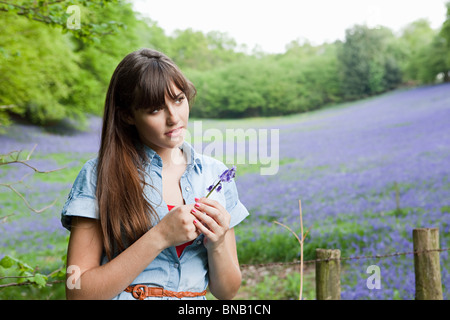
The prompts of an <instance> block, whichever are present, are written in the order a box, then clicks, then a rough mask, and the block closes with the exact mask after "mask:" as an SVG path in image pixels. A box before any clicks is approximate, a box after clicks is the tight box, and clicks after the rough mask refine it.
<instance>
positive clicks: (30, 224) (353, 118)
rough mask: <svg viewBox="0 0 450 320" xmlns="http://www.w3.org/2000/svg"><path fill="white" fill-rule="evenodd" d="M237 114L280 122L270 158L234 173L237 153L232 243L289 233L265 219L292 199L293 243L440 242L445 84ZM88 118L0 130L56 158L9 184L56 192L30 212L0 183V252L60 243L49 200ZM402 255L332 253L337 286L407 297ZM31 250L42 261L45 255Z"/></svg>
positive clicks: (88, 146)
mask: <svg viewBox="0 0 450 320" xmlns="http://www.w3.org/2000/svg"><path fill="white" fill-rule="evenodd" d="M194 107H195V106H194ZM212 123H213V124H214V123H218V124H220V121H218V122H212ZM240 125H241V126H242V127H243V128H251V127H252V126H257V127H258V128H269V129H270V128H275V129H279V130H280V141H279V145H277V146H276V147H278V148H279V155H280V168H279V171H278V173H277V174H275V175H271V176H264V175H261V174H260V173H259V171H258V170H247V171H244V173H243V174H240V172H239V169H240V168H239V165H237V174H236V182H237V186H238V191H239V194H240V198H241V201H242V202H243V203H244V204H245V205H246V206H247V208H248V209H249V211H250V213H251V216H250V217H249V218H248V219H247V221H246V222H245V223H244V224H243V225H242V226H240V227H237V229H238V228H242V230H251V235H252V236H251V237H248V236H247V237H245V236H243V235H242V233H239V230H237V235H238V238H237V241H238V247H242V248H245V247H246V246H247V245H248V244H249V242H255V243H258V241H259V239H261V238H266V239H265V241H266V242H264V243H268V245H270V236H271V235H272V233H267V232H266V231H267V230H269V229H270V230H272V231H271V232H273V230H278V231H276V232H277V233H278V234H285V236H286V237H291V235H290V234H289V233H287V232H286V230H283V229H282V228H279V227H278V229H276V228H273V220H278V221H280V222H283V223H287V224H289V225H291V226H292V227H293V228H294V229H295V230H299V221H298V220H299V215H298V212H299V211H298V209H299V208H298V200H299V199H300V200H301V201H302V209H303V223H304V225H305V229H306V228H308V227H311V231H310V233H309V234H308V236H307V238H306V240H305V243H307V242H311V243H319V244H320V245H321V247H326V248H337V249H341V256H342V257H349V256H367V255H382V254H388V253H394V252H408V251H412V250H413V246H412V230H413V229H415V228H422V227H436V228H439V232H440V242H441V244H440V245H441V248H449V247H450V236H449V231H450V85H449V84H441V85H435V86H425V87H420V88H414V89H404V90H397V91H394V92H391V93H387V94H384V95H382V96H379V97H375V98H371V99H366V100H362V101H357V102H353V103H349V104H345V105H339V106H334V107H330V108H326V109H323V110H319V111H315V112H311V113H307V114H302V115H296V116H289V117H283V118H277V119H275V120H274V119H269V120H264V119H263V120H261V119H259V120H258V121H252V120H249V121H238V122H235V126H240ZM100 127H101V119H98V118H92V119H91V120H90V122H89V130H88V131H87V132H79V131H73V132H66V133H65V134H61V132H59V133H58V134H54V133H51V132H48V131H46V130H44V129H42V128H38V127H34V126H29V125H20V124H15V125H13V126H12V127H11V128H10V129H8V132H7V133H6V134H4V135H1V136H0V153H1V154H5V153H8V152H10V151H12V150H20V149H24V150H31V149H32V147H33V145H34V144H37V147H36V150H35V153H34V154H33V159H32V160H31V161H30V164H32V165H34V166H36V167H38V168H39V169H40V170H52V169H55V168H60V167H66V168H65V169H63V170H61V173H60V172H53V173H50V174H48V178H47V177H45V178H42V177H41V176H40V175H39V174H34V175H32V176H30V177H27V178H26V179H25V180H24V183H23V184H19V185H17V188H18V189H20V191H21V192H23V193H24V194H25V196H26V198H27V199H28V200H29V201H30V203H31V204H32V205H33V206H35V207H42V206H44V205H47V204H49V203H51V202H52V201H53V200H55V199H57V203H56V204H55V206H53V207H52V208H51V209H49V210H47V211H45V212H44V213H42V214H35V213H32V212H30V211H29V210H27V209H26V207H25V206H24V205H23V204H21V203H20V202H21V201H20V199H19V198H18V197H16V196H15V195H13V194H12V193H11V192H10V191H9V190H8V189H6V188H3V189H0V192H1V193H0V199H1V200H2V201H1V203H0V212H1V214H0V217H2V216H5V215H9V214H12V215H11V216H9V217H8V218H7V220H6V222H4V223H1V224H0V258H1V257H2V256H3V255H5V254H9V255H16V256H20V255H26V254H27V253H30V252H34V253H39V252H43V254H42V255H44V256H46V257H47V259H49V258H48V257H49V256H50V257H51V256H54V257H55V258H54V260H55V261H56V260H58V257H59V256H61V255H63V254H64V245H65V243H66V241H67V236H68V232H67V231H66V230H65V229H63V228H62V226H61V224H60V216H59V214H60V210H61V206H62V204H63V203H64V201H65V198H66V197H67V194H68V191H69V189H70V187H71V184H72V183H73V179H75V177H76V174H77V172H78V170H79V169H80V168H81V166H82V164H83V163H84V161H86V160H87V159H89V158H92V157H94V156H95V155H96V152H97V150H98V146H99V132H100ZM24 154H26V152H24ZM29 172H30V169H29V168H27V167H25V166H21V165H12V166H10V167H9V168H5V167H0V179H1V181H2V183H5V182H13V181H17V180H19V179H20V178H22V177H23V176H24V175H25V174H26V173H29ZM63 172H65V173H64V174H63ZM67 172H69V174H67ZM69 178H70V179H69ZM396 190H398V204H399V208H400V210H396V209H397V205H398V204H397V202H396ZM293 243H294V245H295V241H294V242H293ZM36 255H39V254H36ZM440 257H441V275H442V282H443V286H444V299H449V298H450V273H449V270H450V259H449V253H448V252H447V251H446V252H441V253H440ZM297 258H298V257H297ZM413 259H414V258H413V255H401V256H397V257H389V258H382V259H360V260H349V261H343V262H342V269H343V273H342V279H341V283H342V298H343V299H414V291H415V288H414V286H415V282H414V260H413ZM50 260H51V259H50ZM36 261H38V263H41V264H42V265H41V268H42V269H45V262H43V261H39V259H37V260H36ZM369 265H378V266H379V267H380V271H381V289H378V290H377V289H373V290H369V289H368V288H367V286H366V280H367V278H368V276H369V274H367V273H366V269H367V267H368V266H369Z"/></svg>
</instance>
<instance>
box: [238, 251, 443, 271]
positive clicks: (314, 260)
mask: <svg viewBox="0 0 450 320" xmlns="http://www.w3.org/2000/svg"><path fill="white" fill-rule="evenodd" d="M445 251H450V248H445V249H431V250H417V251H408V252H394V253H387V254H376V255H370V256H355V257H342V258H327V259H312V260H304V261H303V263H304V264H308V263H316V262H328V261H346V260H360V259H381V258H389V257H396V256H403V255H410V254H421V253H429V252H445ZM300 263H301V261H300V260H295V261H288V262H267V263H254V264H241V265H240V267H241V268H243V269H245V268H251V267H271V266H289V265H297V264H298V265H299V264H300Z"/></svg>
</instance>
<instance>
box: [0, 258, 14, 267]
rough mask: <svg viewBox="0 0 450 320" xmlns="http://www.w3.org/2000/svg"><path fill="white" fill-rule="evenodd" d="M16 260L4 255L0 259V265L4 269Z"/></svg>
mask: <svg viewBox="0 0 450 320" xmlns="http://www.w3.org/2000/svg"><path fill="white" fill-rule="evenodd" d="M16 262H17V261H16V260H15V259H14V258H11V257H10V256H4V257H3V259H2V260H0V266H2V267H3V268H5V269H8V268H11V267H12V266H13V265H14V264H15V263H16Z"/></svg>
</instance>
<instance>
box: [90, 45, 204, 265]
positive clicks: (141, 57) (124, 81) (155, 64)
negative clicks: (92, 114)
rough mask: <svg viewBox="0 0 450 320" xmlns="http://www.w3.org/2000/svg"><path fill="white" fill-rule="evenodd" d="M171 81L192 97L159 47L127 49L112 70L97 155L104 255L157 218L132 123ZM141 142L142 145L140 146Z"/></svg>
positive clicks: (161, 100)
mask: <svg viewBox="0 0 450 320" xmlns="http://www.w3.org/2000/svg"><path fill="white" fill-rule="evenodd" d="M173 85H175V86H176V87H177V88H178V89H179V90H181V91H182V92H184V93H185V95H186V97H187V99H188V101H189V102H190V101H192V99H193V98H194V96H195V94H196V91H195V88H194V86H193V85H192V83H191V82H190V81H189V80H188V79H187V78H186V77H185V76H184V75H183V74H182V72H181V71H180V69H179V68H178V67H177V66H176V65H175V63H174V62H173V61H172V60H171V59H169V58H168V57H167V56H166V55H164V54H162V53H161V52H158V51H155V50H151V49H141V50H138V51H135V52H132V53H130V54H128V55H127V56H126V57H125V58H124V59H123V60H122V61H121V62H120V63H119V65H118V66H117V68H116V70H115V71H114V73H113V75H112V78H111V81H110V84H109V88H108V92H107V95H106V101H105V110H104V115H103V127H102V136H101V143H100V150H99V155H98V166H97V190H96V196H97V200H98V209H99V215H100V224H101V229H102V237H103V245H104V249H105V253H106V255H107V257H108V259H110V260H111V259H112V257H113V256H114V255H115V254H117V253H119V252H121V251H123V250H124V249H125V248H126V247H127V246H128V245H130V244H131V243H133V242H134V241H136V240H137V239H138V238H139V237H141V236H142V235H143V234H144V233H145V232H147V231H148V230H149V228H151V227H152V226H153V225H154V223H155V222H157V221H158V216H157V213H156V210H155V209H154V208H153V206H152V204H151V203H150V202H149V200H148V199H147V198H146V196H145V194H144V187H145V186H146V185H148V184H147V183H146V182H145V178H144V176H145V169H144V165H145V161H147V160H148V159H147V158H146V154H145V152H144V149H143V148H142V144H141V143H140V141H139V135H138V132H137V130H136V127H135V126H134V125H130V124H129V123H128V122H127V121H126V119H127V117H131V116H132V114H133V109H134V110H137V109H143V108H145V109H149V110H154V109H158V108H160V107H161V106H164V105H165V97H166V95H167V96H169V97H171V98H172V99H173V98H174V93H173V91H172V86H173ZM140 146H141V147H140Z"/></svg>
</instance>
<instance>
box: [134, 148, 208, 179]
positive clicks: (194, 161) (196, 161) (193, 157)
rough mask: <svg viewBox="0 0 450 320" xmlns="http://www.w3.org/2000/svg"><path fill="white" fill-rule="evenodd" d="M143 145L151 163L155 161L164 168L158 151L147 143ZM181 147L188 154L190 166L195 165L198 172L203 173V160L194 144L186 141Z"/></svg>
mask: <svg viewBox="0 0 450 320" xmlns="http://www.w3.org/2000/svg"><path fill="white" fill-rule="evenodd" d="M142 145H143V148H144V151H145V154H146V155H147V158H148V161H149V163H155V164H157V165H158V166H160V167H161V168H162V165H163V163H162V159H161V157H160V156H159V155H158V154H157V153H156V151H155V150H153V149H152V148H150V147H149V146H147V145H145V144H142ZM179 148H180V149H181V150H183V153H184V154H185V155H186V159H187V164H188V168H192V167H193V168H194V169H195V170H196V171H197V173H202V170H203V164H202V160H201V158H200V157H199V154H198V153H197V152H196V151H195V149H194V148H193V147H192V145H190V144H189V143H187V142H186V141H184V142H183V144H182V145H181V146H180V147H179Z"/></svg>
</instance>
